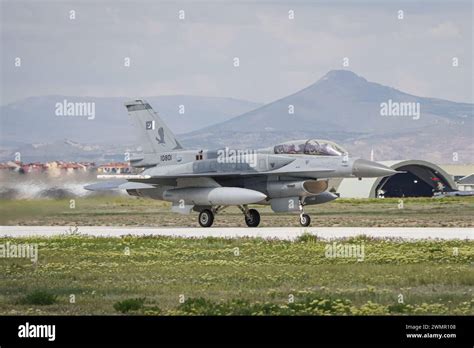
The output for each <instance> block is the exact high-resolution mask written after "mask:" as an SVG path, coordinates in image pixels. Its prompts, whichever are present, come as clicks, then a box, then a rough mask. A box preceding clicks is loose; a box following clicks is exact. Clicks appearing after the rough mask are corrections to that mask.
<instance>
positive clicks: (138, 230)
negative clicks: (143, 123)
mask: <svg viewBox="0 0 474 348" xmlns="http://www.w3.org/2000/svg"><path fill="white" fill-rule="evenodd" d="M71 233H78V234H82V235H90V236H96V237H120V236H123V235H134V236H149V235H151V236H171V237H185V238H205V237H221V238H238V237H254V238H265V239H269V238H275V239H281V240H294V239H295V238H297V237H298V236H301V235H302V234H305V233H309V234H313V235H317V236H318V237H320V238H323V239H333V238H345V237H354V236H358V235H366V236H370V237H376V238H402V239H407V240H417V239H469V240H472V239H474V228H432V227H417V228H404V227H402V228H393V227H263V228H240V227H239V228H234V227H213V228H190V227H163V228H157V227H109V226H79V227H77V230H76V227H74V226H0V236H2V237H4V236H8V237H30V236H35V237H53V236H58V235H64V234H71Z"/></svg>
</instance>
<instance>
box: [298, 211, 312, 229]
mask: <svg viewBox="0 0 474 348" xmlns="http://www.w3.org/2000/svg"><path fill="white" fill-rule="evenodd" d="M310 223H311V218H310V217H309V215H308V214H301V215H300V225H301V226H303V227H307V226H309V224H310Z"/></svg>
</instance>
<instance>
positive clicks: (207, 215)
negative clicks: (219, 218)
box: [199, 209, 214, 227]
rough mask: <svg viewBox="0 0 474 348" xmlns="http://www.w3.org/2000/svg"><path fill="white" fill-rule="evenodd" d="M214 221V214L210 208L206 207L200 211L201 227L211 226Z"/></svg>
mask: <svg viewBox="0 0 474 348" xmlns="http://www.w3.org/2000/svg"><path fill="white" fill-rule="evenodd" d="M213 222H214V214H213V213H212V211H210V210H209V209H204V210H203V211H201V212H200V213H199V225H201V227H211V226H212V223H213Z"/></svg>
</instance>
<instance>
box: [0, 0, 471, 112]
mask: <svg viewBox="0 0 474 348" xmlns="http://www.w3.org/2000/svg"><path fill="white" fill-rule="evenodd" d="M0 1H1V4H2V6H1V10H2V14H1V30H2V36H1V59H2V61H1V68H2V75H1V88H2V91H1V95H2V101H1V104H6V103H8V102H11V101H14V100H18V99H22V98H25V97H29V96H38V95H47V94H63V95H78V96H87V95H93V96H127V97H135V96H149V95H165V94H189V95H205V96H222V97H233V98H241V99H248V100H252V101H258V102H270V101H272V100H275V99H278V98H281V97H284V96H286V95H288V94H291V93H293V92H296V91H298V90H299V89H302V88H304V87H306V86H307V85H309V84H311V83H313V82H315V81H316V80H318V79H319V78H320V77H321V76H323V75H324V74H325V73H327V72H328V71H329V70H332V69H342V68H346V69H350V70H352V71H354V72H356V73H357V74H359V75H361V76H363V77H365V78H366V79H368V80H370V81H374V82H378V83H382V84H385V85H389V86H393V87H395V88H398V89H401V90H403V91H405V92H408V93H412V94H416V95H420V96H428V97H437V98H443V99H449V100H454V101H464V102H473V101H474V97H473V88H472V79H473V76H472V75H473V69H472V61H473V42H472V32H473V9H472V1H470V0H468V1H416V0H412V1H402V2H400V1H388V0H385V1H344V2H343V1H300V2H295V1H261V2H258V3H257V2H253V1H245V2H240V3H238V4H234V3H232V2H230V1H227V2H224V3H223V2H218V1H197V2H190V1H188V2H176V1H174V2H172V1H168V2H159V1H110V2H109V1H53V2H46V1H34V2H33V1H17V0H15V1H4V0H0ZM71 10H73V11H75V19H70V16H71V12H70V11H71ZM180 10H184V15H185V19H184V20H182V19H179V15H180V13H179V11H180ZM290 10H293V11H294V19H289V18H288V17H289V11H290ZM399 10H402V11H403V16H404V18H403V19H398V16H399V12H398V11H399ZM16 57H19V58H21V66H20V67H15V58H16ZM126 57H129V58H130V67H124V62H125V58H126ZM235 57H238V58H239V60H240V66H239V67H234V58H235ZM344 57H347V58H349V67H343V59H344ZM454 57H457V58H458V61H459V66H458V67H453V66H452V65H453V58H454Z"/></svg>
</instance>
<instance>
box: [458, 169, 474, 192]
mask: <svg viewBox="0 0 474 348" xmlns="http://www.w3.org/2000/svg"><path fill="white" fill-rule="evenodd" d="M457 185H458V188H459V191H473V190H474V173H473V174H471V175H467V176H465V177H464V178H461V179H459V180H458V182H457Z"/></svg>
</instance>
